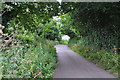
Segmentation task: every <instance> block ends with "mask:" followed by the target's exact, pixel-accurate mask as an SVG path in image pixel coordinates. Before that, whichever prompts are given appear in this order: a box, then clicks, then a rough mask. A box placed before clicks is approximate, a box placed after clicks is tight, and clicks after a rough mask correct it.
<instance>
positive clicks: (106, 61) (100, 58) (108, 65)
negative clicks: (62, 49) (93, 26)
mask: <svg viewBox="0 0 120 80" xmlns="http://www.w3.org/2000/svg"><path fill="white" fill-rule="evenodd" d="M68 45H69V47H70V48H71V49H72V50H74V51H75V52H77V53H79V54H80V55H81V56H84V57H85V58H86V59H88V60H90V61H92V62H93V63H95V64H97V65H99V66H100V67H102V68H104V69H105V70H107V71H109V72H111V73H113V74H114V75H115V76H117V77H118V74H119V73H118V69H119V65H118V56H119V55H118V54H115V53H113V52H110V51H107V50H105V49H101V50H99V49H97V47H95V46H94V47H93V46H86V45H85V44H84V43H83V42H82V41H81V42H80V41H77V40H75V39H74V40H72V41H70V42H69V44H68Z"/></svg>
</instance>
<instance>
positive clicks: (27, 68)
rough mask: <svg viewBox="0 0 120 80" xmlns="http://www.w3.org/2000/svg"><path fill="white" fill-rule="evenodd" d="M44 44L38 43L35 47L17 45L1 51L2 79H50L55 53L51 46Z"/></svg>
mask: <svg viewBox="0 0 120 80" xmlns="http://www.w3.org/2000/svg"><path fill="white" fill-rule="evenodd" d="M45 42H46V44H44V43H40V41H39V44H37V46H35V44H34V45H29V46H25V45H23V44H21V43H17V45H16V46H12V47H10V48H5V49H2V52H1V55H2V58H3V60H2V66H3V68H2V74H3V78H52V76H53V73H54V68H55V65H56V54H55V53H56V52H55V49H54V48H53V44H51V43H50V42H48V41H45ZM38 74H39V75H38ZM6 75H7V76H6ZM36 75H37V76H36ZM8 76H9V77H8ZM35 76H36V77H35Z"/></svg>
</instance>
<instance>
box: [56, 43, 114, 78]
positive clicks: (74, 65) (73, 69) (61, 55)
mask: <svg viewBox="0 0 120 80" xmlns="http://www.w3.org/2000/svg"><path fill="white" fill-rule="evenodd" d="M55 48H56V52H57V57H58V64H57V67H56V69H55V73H54V78H115V77H114V76H113V75H111V74H110V73H108V72H106V71H105V70H103V69H102V68H100V67H99V66H97V65H95V64H93V63H92V62H90V61H88V60H86V59H85V58H83V57H82V56H80V55H79V54H77V53H75V52H74V51H72V50H71V49H70V48H68V46H67V45H56V46H55Z"/></svg>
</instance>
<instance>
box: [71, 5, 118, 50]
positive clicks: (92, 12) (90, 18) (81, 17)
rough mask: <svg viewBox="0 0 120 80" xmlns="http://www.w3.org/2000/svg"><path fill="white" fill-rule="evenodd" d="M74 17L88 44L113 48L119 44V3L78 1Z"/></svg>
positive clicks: (80, 33)
mask: <svg viewBox="0 0 120 80" xmlns="http://www.w3.org/2000/svg"><path fill="white" fill-rule="evenodd" d="M78 5H79V6H78ZM73 7H74V11H72V18H73V20H74V24H75V26H76V27H75V28H76V30H78V31H79V33H78V36H79V35H80V36H81V37H83V38H85V40H86V42H87V43H86V44H87V45H91V44H94V45H97V46H98V47H99V48H107V49H111V48H113V47H114V46H117V44H118V37H119V36H118V35H119V32H120V29H119V25H120V23H119V21H120V15H119V14H120V11H119V9H120V5H119V3H76V5H73Z"/></svg>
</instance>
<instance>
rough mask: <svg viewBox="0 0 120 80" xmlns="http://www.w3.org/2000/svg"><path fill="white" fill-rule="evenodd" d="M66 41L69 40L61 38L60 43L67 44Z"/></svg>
mask: <svg viewBox="0 0 120 80" xmlns="http://www.w3.org/2000/svg"><path fill="white" fill-rule="evenodd" d="M68 42H69V41H68V40H61V41H60V44H68Z"/></svg>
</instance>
